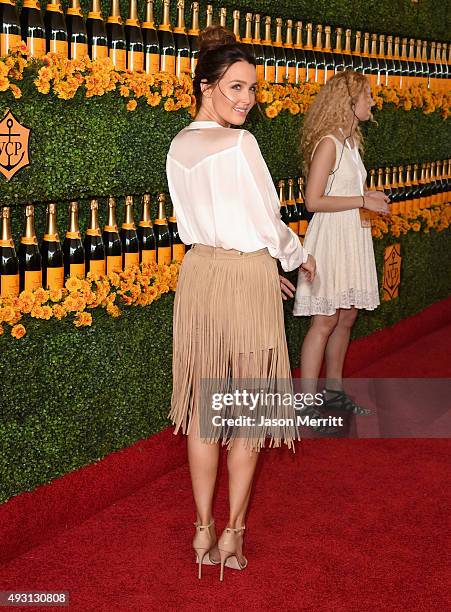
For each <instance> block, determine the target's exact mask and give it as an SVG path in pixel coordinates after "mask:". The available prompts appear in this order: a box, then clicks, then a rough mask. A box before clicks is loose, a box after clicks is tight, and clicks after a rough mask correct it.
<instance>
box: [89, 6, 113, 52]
mask: <svg viewBox="0 0 451 612" xmlns="http://www.w3.org/2000/svg"><path fill="white" fill-rule="evenodd" d="M86 32H87V35H88V53H89V57H90V58H91V59H92V60H97V59H105V58H106V57H108V37H107V34H106V27H105V22H104V21H103V17H102V12H101V10H100V0H92V5H91V10H90V11H89V13H88V18H87V20H86Z"/></svg>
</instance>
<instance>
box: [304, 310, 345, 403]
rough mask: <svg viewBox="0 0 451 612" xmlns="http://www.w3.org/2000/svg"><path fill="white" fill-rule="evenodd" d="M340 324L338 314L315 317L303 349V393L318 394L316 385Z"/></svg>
mask: <svg viewBox="0 0 451 612" xmlns="http://www.w3.org/2000/svg"><path fill="white" fill-rule="evenodd" d="M337 322H338V312H336V313H335V314H333V315H330V316H326V315H313V317H312V319H311V322H310V328H309V330H308V332H307V334H306V336H305V338H304V342H303V343H302V348H301V370H302V381H303V383H302V391H303V393H312V394H315V393H316V385H317V380H318V376H319V373H320V371H321V364H322V362H323V359H324V351H325V349H326V345H327V342H328V340H329V337H330V336H331V334H332V333H333V330H334V329H335V326H336V325H337Z"/></svg>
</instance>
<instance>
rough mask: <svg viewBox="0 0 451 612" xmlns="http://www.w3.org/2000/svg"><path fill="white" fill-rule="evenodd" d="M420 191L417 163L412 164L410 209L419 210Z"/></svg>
mask: <svg viewBox="0 0 451 612" xmlns="http://www.w3.org/2000/svg"><path fill="white" fill-rule="evenodd" d="M420 191H421V185H420V181H419V180H418V164H414V165H413V178H412V191H411V193H412V198H411V207H412V211H414V212H418V211H419V210H420Z"/></svg>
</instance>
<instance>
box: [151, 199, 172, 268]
mask: <svg viewBox="0 0 451 612" xmlns="http://www.w3.org/2000/svg"><path fill="white" fill-rule="evenodd" d="M165 203H166V195H165V194H164V193H159V194H158V217H157V218H156V219H155V221H154V224H153V228H154V229H153V231H154V233H155V243H156V246H157V262H158V263H159V264H161V263H164V264H169V263H171V238H170V235H169V229H168V222H167V219H166V210H165Z"/></svg>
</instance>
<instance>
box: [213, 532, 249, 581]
mask: <svg viewBox="0 0 451 612" xmlns="http://www.w3.org/2000/svg"><path fill="white" fill-rule="evenodd" d="M245 529H246V527H245V526H244V525H243V526H242V527H238V528H233V527H226V528H225V529H224V531H223V532H222V534H221V537H220V538H219V540H218V550H219V554H220V557H221V572H220V575H219V580H221V581H223V580H224V567H230V568H231V569H236V570H244V569H245V568H246V567H247V559H246V557H245V556H244V555H242V556H243V559H244V562H243V564H241V563H240V561H239V559H238V554H237V553H238V542H239V536H238V534H240V533H241V532H242V531H244V530H245Z"/></svg>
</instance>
